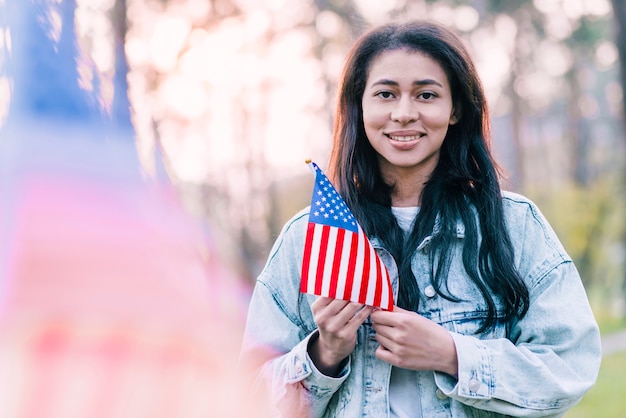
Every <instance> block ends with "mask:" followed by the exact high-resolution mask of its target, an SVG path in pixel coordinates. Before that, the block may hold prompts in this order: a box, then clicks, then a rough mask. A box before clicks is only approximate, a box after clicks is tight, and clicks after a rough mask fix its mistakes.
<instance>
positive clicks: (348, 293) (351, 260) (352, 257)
mask: <svg viewBox="0 0 626 418" xmlns="http://www.w3.org/2000/svg"><path fill="white" fill-rule="evenodd" d="M358 241H359V236H358V234H355V233H354V232H353V233H352V240H351V242H350V252H349V253H348V271H347V272H346V287H345V288H344V290H343V298H342V299H345V300H354V299H353V298H352V286H353V285H354V279H355V277H354V272H355V270H356V259H357V255H358V249H359V243H358Z"/></svg>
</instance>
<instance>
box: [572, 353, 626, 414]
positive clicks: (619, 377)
mask: <svg viewBox="0 0 626 418" xmlns="http://www.w3.org/2000/svg"><path fill="white" fill-rule="evenodd" d="M624 376H626V351H624V352H621V353H618V354H614V355H611V356H608V357H606V358H604V359H603V360H602V366H601V367H600V374H599V375H598V380H597V382H596V385H595V386H594V387H593V388H592V389H591V390H590V391H589V392H588V393H587V394H586V395H585V397H584V398H583V399H582V400H581V401H580V403H578V404H577V405H576V406H574V408H572V409H571V410H570V411H569V412H568V413H567V414H565V418H589V417H602V418H622V417H623V416H624V411H626V397H624V393H626V380H624Z"/></svg>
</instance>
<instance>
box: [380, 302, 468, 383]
mask: <svg viewBox="0 0 626 418" xmlns="http://www.w3.org/2000/svg"><path fill="white" fill-rule="evenodd" d="M370 318H371V319H372V327H373V328H374V331H376V340H377V341H378V343H379V344H380V346H379V347H378V349H377V350H376V357H378V358H379V359H381V360H383V361H385V362H387V363H390V364H392V365H394V366H397V367H402V368H405V369H412V370H436V371H441V372H444V373H447V374H449V375H451V376H456V375H457V374H458V358H457V354H456V346H455V344H454V340H453V339H452V336H451V335H450V333H449V332H448V331H447V330H445V329H444V328H443V327H441V326H440V325H438V324H436V323H434V322H433V321H431V320H429V319H426V318H424V317H423V316H421V315H419V314H417V313H415V312H413V311H407V310H405V309H402V308H399V307H397V306H394V308H393V311H384V310H376V311H374V312H372V313H371V315H370Z"/></svg>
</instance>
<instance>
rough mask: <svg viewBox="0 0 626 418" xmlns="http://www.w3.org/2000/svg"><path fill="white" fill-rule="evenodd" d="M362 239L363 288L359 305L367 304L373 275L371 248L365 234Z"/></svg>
mask: <svg viewBox="0 0 626 418" xmlns="http://www.w3.org/2000/svg"><path fill="white" fill-rule="evenodd" d="M360 237H362V239H360V240H359V241H363V247H362V248H363V249H362V251H361V252H362V253H363V268H362V269H361V272H362V273H361V274H360V276H361V288H360V290H359V297H358V299H357V300H358V302H359V303H366V301H367V288H368V286H369V281H370V275H371V273H372V272H371V271H370V256H371V254H370V251H369V250H370V246H369V245H368V243H367V241H366V240H365V234H360Z"/></svg>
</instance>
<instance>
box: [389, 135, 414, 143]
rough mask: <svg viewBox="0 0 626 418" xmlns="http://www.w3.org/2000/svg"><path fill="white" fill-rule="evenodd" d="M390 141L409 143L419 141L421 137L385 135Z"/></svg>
mask: <svg viewBox="0 0 626 418" xmlns="http://www.w3.org/2000/svg"><path fill="white" fill-rule="evenodd" d="M387 137H388V138H390V139H391V140H392V141H399V142H410V141H416V140H418V139H420V138H421V137H422V136H421V135H387Z"/></svg>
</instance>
